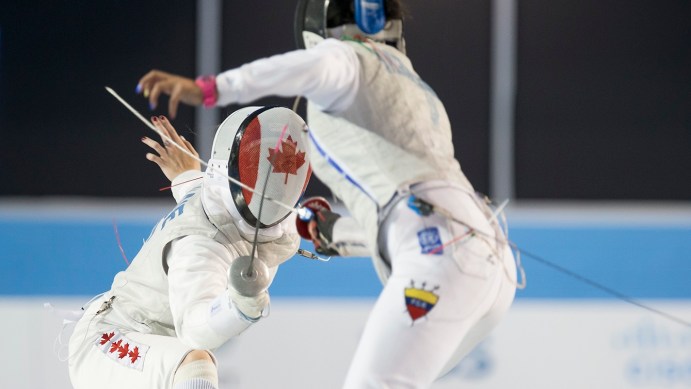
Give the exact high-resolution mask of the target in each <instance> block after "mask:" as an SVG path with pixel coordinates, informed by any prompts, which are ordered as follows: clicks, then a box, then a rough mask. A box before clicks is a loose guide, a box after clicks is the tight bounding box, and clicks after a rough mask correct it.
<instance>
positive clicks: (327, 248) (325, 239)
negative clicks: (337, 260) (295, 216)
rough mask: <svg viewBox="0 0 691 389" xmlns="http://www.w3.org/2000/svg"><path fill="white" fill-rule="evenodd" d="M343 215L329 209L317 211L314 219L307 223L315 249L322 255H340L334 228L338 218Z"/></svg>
mask: <svg viewBox="0 0 691 389" xmlns="http://www.w3.org/2000/svg"><path fill="white" fill-rule="evenodd" d="M340 217H341V215H339V214H337V213H335V212H331V211H330V210H328V209H323V210H321V211H317V212H315V214H314V217H313V218H312V220H310V222H309V224H308V225H307V229H308V230H309V233H310V238H311V240H312V243H314V249H315V250H316V251H317V252H318V253H319V254H322V255H329V256H337V255H339V253H338V251H337V250H336V247H335V246H334V244H333V230H334V225H335V224H336V220H338V219H339V218H340Z"/></svg>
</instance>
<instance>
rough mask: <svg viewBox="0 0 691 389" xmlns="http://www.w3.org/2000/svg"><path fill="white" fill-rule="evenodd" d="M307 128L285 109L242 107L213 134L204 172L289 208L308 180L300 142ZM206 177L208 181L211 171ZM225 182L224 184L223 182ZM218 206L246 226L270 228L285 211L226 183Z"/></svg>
mask: <svg viewBox="0 0 691 389" xmlns="http://www.w3.org/2000/svg"><path fill="white" fill-rule="evenodd" d="M306 130H307V125H306V124H305V122H304V121H303V120H302V118H301V117H300V116H299V115H297V114H296V113H295V112H293V111H292V110H290V109H288V108H284V107H245V108H241V109H239V110H237V111H235V112H233V113H232V114H231V115H230V116H228V117H227V118H226V119H225V120H224V121H223V123H221V125H220V126H219V128H218V131H217V132H216V136H215V138H214V143H213V148H212V150H211V159H210V160H209V166H210V167H212V169H219V170H221V171H223V172H224V173H227V174H228V176H230V177H231V178H234V179H236V180H238V181H240V182H242V183H243V184H245V185H247V186H249V187H250V188H254V189H255V190H256V191H258V192H259V193H264V195H265V196H267V197H270V198H272V199H275V200H278V201H280V202H281V203H283V204H287V205H291V206H294V205H296V204H297V202H298V200H299V199H300V197H301V196H302V194H303V192H304V190H305V187H306V186H307V182H308V181H309V178H310V175H311V168H310V165H309V148H308V147H307V144H306V143H304V141H303V135H302V134H303V132H304V131H306ZM207 174H212V175H213V170H212V171H211V172H209V170H207ZM226 181H227V179H226ZM221 190H222V191H223V192H222V197H223V202H224V204H225V207H226V209H228V211H229V212H230V213H231V215H238V214H239V216H240V217H241V218H242V219H243V220H244V221H245V222H246V223H248V224H249V225H250V226H255V225H257V218H258V217H259V226H260V228H268V227H272V226H275V225H276V224H278V223H280V222H281V221H282V220H283V219H285V218H286V217H287V216H288V215H289V214H290V211H289V210H287V209H285V208H284V207H282V206H280V205H278V204H276V203H274V202H272V201H269V200H264V204H263V205H262V211H261V216H259V207H260V203H261V202H262V196H261V195H260V194H258V193H253V192H251V191H249V190H247V189H244V188H241V187H240V186H239V185H237V184H234V183H231V182H226V183H225V184H223V186H222V189H221Z"/></svg>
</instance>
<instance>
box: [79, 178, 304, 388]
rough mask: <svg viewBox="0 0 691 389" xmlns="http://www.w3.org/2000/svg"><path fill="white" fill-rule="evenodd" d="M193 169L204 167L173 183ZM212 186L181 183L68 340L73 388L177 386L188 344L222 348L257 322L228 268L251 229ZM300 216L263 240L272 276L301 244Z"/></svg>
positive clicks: (245, 249) (246, 246)
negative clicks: (236, 300) (232, 291)
mask: <svg viewBox="0 0 691 389" xmlns="http://www.w3.org/2000/svg"><path fill="white" fill-rule="evenodd" d="M190 174H192V175H195V174H196V175H198V174H199V173H198V172H197V173H186V174H182V175H180V176H178V177H177V178H176V180H174V182H173V183H174V184H175V183H176V182H184V181H186V180H188V179H189V177H190ZM207 184H209V182H208V181H207V179H206V178H205V181H204V183H203V184H200V183H199V181H194V182H192V183H191V184H186V185H181V186H179V187H174V194H175V197H176V200H177V202H178V204H177V206H176V207H175V208H174V209H173V210H172V211H171V212H170V213H169V214H168V215H167V216H166V217H164V218H162V219H161V220H160V221H159V222H158V224H157V225H156V226H155V227H154V229H153V230H152V232H151V235H150V236H149V237H148V238H147V240H146V242H145V243H144V245H143V246H142V248H141V249H140V251H139V253H138V254H137V256H136V257H135V258H134V259H133V260H132V263H131V264H130V266H129V267H128V268H127V270H125V271H123V272H120V273H118V274H117V275H116V276H115V279H114V280H113V284H112V287H111V289H110V290H109V291H108V292H106V293H105V294H104V295H103V296H102V297H101V298H100V299H97V300H95V301H94V302H93V303H92V304H91V305H90V306H89V307H87V308H86V312H85V314H84V316H83V317H82V319H81V320H80V321H79V322H78V323H77V326H76V328H75V331H74V333H73V335H72V337H71V338H70V343H69V353H70V357H69V370H70V378H71V380H72V383H73V385H74V387H75V388H77V389H82V388H84V389H92V388H129V389H135V388H142V389H144V388H146V389H150V388H166V389H167V388H170V387H172V382H173V377H174V373H175V371H176V369H177V367H178V365H179V364H180V362H181V361H182V359H183V358H184V357H185V356H186V354H187V353H188V352H189V351H191V350H194V349H201V350H212V349H214V348H217V347H218V346H220V345H222V344H223V343H225V342H226V341H227V340H228V339H230V338H231V337H233V336H236V335H238V334H239V333H241V332H242V331H244V330H245V329H246V328H247V327H249V326H250V324H251V320H248V319H247V318H246V316H244V315H243V314H242V313H241V312H239V311H238V310H237V308H236V307H235V306H234V305H233V304H232V302H231V300H230V298H229V296H228V290H227V288H228V269H229V267H230V265H231V263H232V261H233V260H234V259H235V258H237V257H238V256H241V255H249V254H250V251H251V249H252V236H251V235H250V236H248V235H247V234H246V233H243V232H242V231H240V229H239V228H238V227H237V226H236V223H237V221H236V220H235V219H233V218H232V217H231V216H230V215H229V214H228V212H227V211H225V208H224V207H223V206H222V205H219V204H222V200H221V199H220V198H219V194H218V192H217V191H216V190H215V189H214V186H213V185H211V184H209V185H207ZM294 223H295V222H294V220H293V219H291V218H290V217H289V218H288V219H286V220H284V221H283V222H282V223H281V224H278V225H276V226H274V227H272V231H270V232H269V235H271V237H266V236H265V237H264V238H263V239H262V243H259V244H258V247H257V255H258V257H261V258H262V259H263V260H264V261H265V262H266V263H267V265H268V267H269V269H270V271H271V274H272V276H273V275H275V273H276V270H277V267H278V265H279V264H281V263H282V262H284V261H285V260H287V259H288V258H290V257H292V256H293V255H294V253H295V251H296V250H297V248H298V245H299V237H298V235H297V233H296V232H295V230H294ZM101 309H102V310H103V311H102V312H100V313H98V312H99V310H101Z"/></svg>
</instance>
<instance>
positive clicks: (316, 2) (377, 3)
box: [294, 0, 405, 53]
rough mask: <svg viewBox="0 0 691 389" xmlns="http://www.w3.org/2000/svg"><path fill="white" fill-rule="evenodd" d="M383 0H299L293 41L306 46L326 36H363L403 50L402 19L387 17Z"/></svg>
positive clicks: (299, 45) (303, 46)
mask: <svg viewBox="0 0 691 389" xmlns="http://www.w3.org/2000/svg"><path fill="white" fill-rule="evenodd" d="M385 3H386V0H299V1H298V5H297V8H296V9H295V23H294V30H295V31H294V32H295V43H296V44H297V46H298V48H301V49H305V48H307V49H309V48H310V47H314V46H315V45H316V44H318V43H319V42H321V41H322V40H324V39H325V38H336V39H340V38H341V37H344V36H350V37H357V36H363V37H367V38H370V39H372V40H374V41H378V42H384V43H387V44H390V45H392V46H394V47H396V48H397V49H398V50H400V51H401V52H403V53H405V42H404V40H403V22H402V21H401V20H400V19H392V20H387V19H386V17H385Z"/></svg>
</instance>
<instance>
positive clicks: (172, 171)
mask: <svg viewBox="0 0 691 389" xmlns="http://www.w3.org/2000/svg"><path fill="white" fill-rule="evenodd" d="M151 123H153V124H154V126H156V128H157V129H158V130H159V131H160V132H161V133H162V134H164V135H166V136H167V137H168V138H170V139H171V140H172V141H174V142H175V143H177V144H178V145H180V146H181V147H182V148H184V149H186V150H187V151H189V152H190V153H192V155H194V156H195V157H197V158H199V154H198V153H197V150H195V149H194V147H193V146H192V144H191V143H190V142H188V141H187V139H185V138H184V137H181V136H179V135H178V133H177V131H175V128H174V127H173V126H172V125H171V124H170V122H169V121H168V119H166V117H165V116H153V117H152V118H151ZM142 142H143V143H144V144H146V145H147V146H149V147H151V148H152V149H153V150H154V151H155V152H157V153H158V155H156V154H153V153H147V154H146V159H148V160H149V161H152V162H155V163H156V164H157V165H158V167H160V168H161V171H162V172H163V174H165V176H166V177H168V179H169V180H170V181H173V179H174V178H175V177H177V176H178V175H179V174H180V173H183V172H186V171H188V170H201V164H200V163H199V161H198V160H196V159H194V158H192V157H191V156H189V155H187V154H185V153H184V152H183V151H182V150H180V149H179V148H177V147H175V145H172V144H170V142H168V141H167V140H166V139H165V138H164V139H163V146H161V144H160V143H158V142H156V141H155V140H153V139H151V138H148V137H143V138H142Z"/></svg>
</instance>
